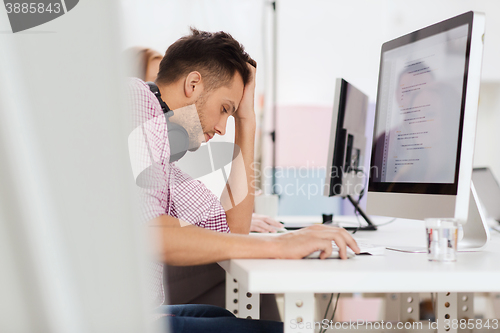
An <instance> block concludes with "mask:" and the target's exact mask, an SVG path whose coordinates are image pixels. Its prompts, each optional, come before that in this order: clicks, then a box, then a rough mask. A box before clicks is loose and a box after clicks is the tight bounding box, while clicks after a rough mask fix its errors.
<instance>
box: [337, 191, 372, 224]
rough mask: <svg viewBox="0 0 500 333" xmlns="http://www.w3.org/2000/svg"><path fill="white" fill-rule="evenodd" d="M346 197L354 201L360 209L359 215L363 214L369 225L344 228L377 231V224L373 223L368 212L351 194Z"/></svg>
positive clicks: (356, 207) (355, 205)
mask: <svg viewBox="0 0 500 333" xmlns="http://www.w3.org/2000/svg"><path fill="white" fill-rule="evenodd" d="M346 197H347V199H349V201H350V202H351V203H352V205H353V206H354V208H355V209H356V210H357V211H358V213H359V215H361V216H362V217H363V218H364V219H365V221H366V223H367V224H368V225H365V226H359V227H344V229H346V230H354V231H361V230H363V231H375V230H377V226H376V225H375V224H373V223H372V221H371V220H370V218H369V217H368V215H366V213H365V212H364V211H363V209H362V208H361V207H359V205H358V203H357V202H356V200H354V199H353V198H352V197H351V196H350V195H347V196H346Z"/></svg>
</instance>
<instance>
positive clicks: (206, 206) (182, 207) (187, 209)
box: [171, 164, 230, 233]
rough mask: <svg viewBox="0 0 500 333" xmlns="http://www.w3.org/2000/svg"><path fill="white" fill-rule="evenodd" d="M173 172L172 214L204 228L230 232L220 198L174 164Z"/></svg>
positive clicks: (172, 166)
mask: <svg viewBox="0 0 500 333" xmlns="http://www.w3.org/2000/svg"><path fill="white" fill-rule="evenodd" d="M171 171H172V175H173V178H174V179H175V191H176V195H175V196H173V197H172V213H173V214H174V215H175V216H177V217H179V218H180V219H183V220H185V221H187V222H189V223H191V224H194V225H197V226H199V227H202V228H206V229H211V230H214V231H218V232H226V233H227V232H230V230H229V226H228V225H227V221H226V213H225V211H224V209H223V208H222V205H221V203H220V201H219V198H217V196H216V195H215V194H213V193H212V192H211V191H210V190H209V189H208V188H207V187H206V186H205V185H204V184H203V183H202V182H200V181H199V180H195V179H192V178H191V177H190V176H189V175H187V174H185V173H184V172H183V171H181V170H180V169H179V168H178V167H176V166H175V165H174V164H172V165H171Z"/></svg>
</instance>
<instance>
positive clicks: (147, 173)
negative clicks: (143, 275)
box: [128, 79, 230, 305]
mask: <svg viewBox="0 0 500 333" xmlns="http://www.w3.org/2000/svg"><path fill="white" fill-rule="evenodd" d="M128 88H129V89H128V103H129V107H130V108H131V112H132V124H133V131H132V133H131V134H130V136H129V151H130V155H131V162H132V169H133V172H134V176H135V177H136V181H137V182H138V183H139V180H140V181H142V183H141V204H142V205H141V208H142V217H143V219H144V221H145V222H147V221H150V220H152V219H154V218H156V217H158V216H160V215H164V214H166V215H170V216H173V217H176V218H179V219H182V220H184V221H186V222H189V223H191V224H194V225H196V226H199V227H202V228H207V229H211V230H215V231H218V232H226V233H227V232H230V230H229V226H228V225H227V222H226V213H225V212H224V209H223V208H222V205H221V204H220V201H219V199H218V198H217V197H216V196H215V195H214V194H213V193H212V192H211V191H210V190H209V189H207V188H206V187H205V185H203V184H202V183H201V182H200V181H198V180H194V179H192V178H191V177H190V176H188V175H186V174H185V173H183V172H182V171H181V170H180V169H179V168H178V167H176V165H175V163H169V160H170V146H169V143H168V134H167V124H166V120H165V116H164V115H163V111H162V109H161V107H160V103H159V102H158V99H157V98H156V96H155V95H154V94H153V93H152V92H151V91H150V90H149V87H148V86H147V85H146V84H145V83H144V82H143V81H141V80H139V79H131V81H130V82H129V87H128ZM141 177H142V178H141ZM150 275H151V278H152V280H151V286H150V291H151V294H152V295H153V299H152V302H153V303H154V304H155V305H161V304H162V303H163V302H164V292H163V283H162V281H163V264H161V263H152V264H151V266H150Z"/></svg>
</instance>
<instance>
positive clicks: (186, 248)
mask: <svg viewBox="0 0 500 333" xmlns="http://www.w3.org/2000/svg"><path fill="white" fill-rule="evenodd" d="M170 220H172V221H174V220H177V219H175V218H173V217H170V216H167V215H163V216H161V217H159V218H157V219H155V220H153V222H152V223H151V224H150V227H149V228H150V231H151V232H152V235H153V239H155V240H156V241H155V242H154V243H155V249H154V250H155V253H156V255H159V256H160V258H158V261H162V262H165V263H168V264H170V265H178V266H187V265H200V264H207V263H213V262H217V261H221V260H227V259H231V258H273V254H274V255H276V252H277V251H276V249H275V245H274V244H272V242H271V239H270V238H267V237H262V238H261V237H249V236H244V235H236V234H226V233H218V232H215V231H212V230H207V229H203V228H199V227H196V226H189V227H179V226H178V225H179V223H178V222H177V223H173V222H172V221H170ZM177 221H178V220H177Z"/></svg>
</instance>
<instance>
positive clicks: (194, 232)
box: [129, 29, 359, 332]
mask: <svg viewBox="0 0 500 333" xmlns="http://www.w3.org/2000/svg"><path fill="white" fill-rule="evenodd" d="M255 71H256V63H255V61H254V60H252V59H251V58H250V57H249V55H248V54H247V53H246V52H245V51H244V49H243V47H242V46H241V45H240V44H239V43H238V42H237V41H236V40H234V39H233V38H232V37H231V36H230V35H228V34H226V33H224V32H218V33H213V34H212V33H208V32H200V31H197V30H194V29H193V30H192V34H191V35H189V36H186V37H183V38H181V39H179V40H178V41H177V42H175V43H174V44H172V45H171V46H170V47H169V49H168V50H167V52H166V53H165V56H164V57H163V59H162V61H161V63H160V70H159V72H158V76H157V79H156V81H155V83H156V85H157V86H158V89H159V93H160V94H161V98H162V100H163V101H164V102H165V103H166V105H167V106H168V108H169V109H170V110H174V115H173V116H171V117H170V118H169V121H170V122H171V123H177V124H180V125H182V126H183V127H185V128H186V130H187V132H188V133H189V148H190V150H196V149H197V148H198V147H199V146H200V144H201V143H202V142H203V141H205V142H207V141H209V140H210V139H211V138H212V137H213V136H214V135H215V134H219V135H223V134H224V133H225V128H226V122H227V119H228V117H229V116H233V117H234V118H235V146H236V147H238V149H235V155H236V158H235V159H234V161H233V164H232V168H231V174H230V175H229V178H228V182H227V186H226V189H225V191H224V192H223V195H222V197H221V200H220V201H219V200H218V198H216V197H215V196H214V195H213V194H212V193H211V192H210V191H209V190H208V189H206V188H205V187H204V186H203V184H201V183H200V182H198V181H195V180H193V179H191V178H190V177H189V176H187V175H185V174H184V173H183V172H182V171H180V170H179V169H178V168H177V167H176V166H175V163H169V160H170V146H171V143H169V140H168V130H167V126H166V125H167V124H166V120H165V117H164V116H163V111H162V108H161V106H160V103H159V101H158V100H157V97H156V96H155V95H154V94H152V93H151V92H150V91H149V87H148V86H147V85H146V84H145V83H144V82H142V81H140V80H135V81H134V82H133V83H132V85H131V92H130V96H129V97H130V103H131V107H132V113H133V122H134V128H135V129H136V130H134V132H135V133H139V134H140V135H137V136H135V137H136V138H139V139H141V140H142V138H147V143H146V144H145V145H143V146H140V145H139V146H140V147H139V148H137V147H136V148H137V149H135V150H137V151H139V159H142V161H149V162H150V163H151V164H152V165H153V170H154V172H151V173H150V174H149V175H150V176H149V177H150V179H149V180H148V181H147V182H146V183H148V184H149V186H144V188H143V189H142V199H143V212H144V219H145V220H146V221H147V223H148V226H149V228H150V230H151V234H152V239H154V244H153V247H154V251H155V254H156V256H157V258H158V261H159V262H164V263H168V264H171V265H179V266H184V265H200V264H207V263H213V262H217V261H220V260H226V259H232V258H290V259H299V258H303V257H304V256H306V255H308V254H310V253H312V252H314V251H316V250H321V251H323V252H322V254H321V258H325V257H327V256H328V255H329V254H330V253H331V251H332V247H331V241H335V242H336V243H337V245H338V246H339V248H340V256H341V257H342V258H346V246H349V247H351V248H352V249H353V250H354V251H355V252H358V251H359V249H358V247H357V245H356V242H355V241H354V240H353V238H352V237H351V236H350V235H349V234H348V233H347V232H346V231H345V230H344V229H341V228H333V227H325V226H314V227H310V228H306V229H303V230H300V231H298V232H294V233H287V234H284V235H281V236H278V237H272V238H267V237H257V236H256V237H251V236H248V235H246V234H248V232H249V230H250V222H251V216H252V211H253V194H254V189H253V188H252V182H253V180H254V179H253V178H254V177H253V170H252V168H251V165H252V162H253V157H254V139H255V126H256V125H255V113H254V105H253V103H254V92H255ZM193 110H194V111H193ZM193 112H195V113H196V114H197V116H198V119H193V118H196V117H193ZM196 120H199V121H198V122H197V121H196ZM138 129H140V131H137V130H138ZM141 147H142V148H141ZM207 163H209V161H207ZM146 164H147V163H146ZM140 169H142V168H140ZM134 174H136V177H138V176H137V175H138V173H137V172H134ZM162 267H163V266H162V265H161V264H157V265H156V266H154V267H153V268H152V275H153V276H154V277H155V278H156V280H155V282H154V286H153V288H152V289H153V290H154V291H156V293H157V295H156V297H155V300H154V302H155V303H156V304H157V305H159V304H162V301H163V289H162V285H161V274H162ZM178 309H179V307H175V308H170V310H169V309H166V311H167V312H168V311H170V313H172V312H173V314H174V315H176V316H174V317H169V318H168V319H169V322H170V324H171V325H172V326H173V327H174V328H175V329H176V330H179V331H182V330H186V331H189V329H192V330H194V329H197V328H200V326H202V327H203V331H204V332H209V331H210V329H213V330H214V331H218V332H222V328H224V329H225V330H227V331H228V332H235V331H237V332H243V331H244V329H248V331H264V330H270V331H280V330H282V326H281V325H276V324H275V323H270V322H265V321H248V320H239V319H236V318H234V317H228V316H230V314H227V313H225V312H224V310H221V312H218V310H214V312H216V314H215V315H213V314H206V315H203V314H202V315H199V312H197V313H198V314H197V315H193V314H192V313H191V314H186V313H185V312H183V311H180V312H179V311H178ZM197 310H199V309H197ZM197 310H194V312H196V311H197ZM207 317H210V318H208V319H207ZM214 317H215V318H214ZM221 321H223V322H224V324H222V326H221V323H220V322H221ZM197 325H198V326H197ZM212 325H213V326H212ZM214 327H217V328H214Z"/></svg>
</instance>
